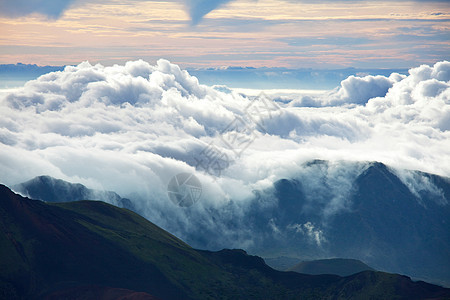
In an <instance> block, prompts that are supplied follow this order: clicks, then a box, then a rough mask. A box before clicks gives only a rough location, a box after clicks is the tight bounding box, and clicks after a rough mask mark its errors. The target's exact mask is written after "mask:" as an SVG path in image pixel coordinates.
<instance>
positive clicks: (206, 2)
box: [185, 0, 232, 25]
mask: <svg viewBox="0 0 450 300" xmlns="http://www.w3.org/2000/svg"><path fill="white" fill-rule="evenodd" d="M231 1H232V0H185V2H186V5H187V6H188V7H189V15H190V16H191V20H192V24H193V25H196V24H198V23H199V22H200V21H201V20H202V18H203V17H204V16H205V15H207V14H208V13H209V12H211V11H213V10H215V9H217V8H218V7H220V6H222V5H225V4H227V3H228V2H231Z"/></svg>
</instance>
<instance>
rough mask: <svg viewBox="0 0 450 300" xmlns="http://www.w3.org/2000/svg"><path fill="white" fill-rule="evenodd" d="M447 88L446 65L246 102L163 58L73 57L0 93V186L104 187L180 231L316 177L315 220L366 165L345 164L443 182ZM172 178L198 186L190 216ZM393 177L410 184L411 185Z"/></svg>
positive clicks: (449, 157) (448, 167)
mask: <svg viewBox="0 0 450 300" xmlns="http://www.w3.org/2000/svg"><path fill="white" fill-rule="evenodd" d="M449 80H450V62H446V61H445V62H438V63H436V64H435V65H434V66H427V65H422V66H420V67H417V68H413V69H411V70H410V71H409V75H400V74H395V73H394V74H392V75H390V76H389V77H385V76H366V77H355V76H350V77H349V78H347V79H345V80H343V81H342V83H341V85H340V86H339V87H337V88H336V89H334V90H332V91H328V92H322V93H309V94H304V95H303V94H302V93H295V94H292V95H282V94H280V95H277V94H276V93H273V91H272V93H271V94H270V95H264V94H260V95H258V96H255V95H245V94H243V93H242V92H241V93H239V92H238V91H233V90H232V89H229V88H227V87H225V86H213V87H210V86H206V85H202V84H200V83H199V82H198V80H197V78H195V77H193V76H190V75H189V74H188V72H186V71H184V70H181V69H180V68H179V67H178V66H177V65H174V64H171V63H170V62H169V61H167V60H163V59H161V60H159V61H158V62H157V64H156V65H150V64H149V63H147V62H145V61H142V60H138V61H130V62H127V63H126V64H125V65H114V66H110V67H105V66H102V65H91V64H89V63H88V62H83V63H81V64H79V65H78V66H68V67H66V68H65V69H64V70H63V71H59V72H53V73H48V74H45V75H43V76H41V77H39V78H38V79H36V80H32V81H29V82H27V83H26V84H25V86H24V87H22V88H20V89H17V90H12V91H11V90H10V91H8V92H4V93H1V94H0V181H1V182H2V183H4V184H7V185H13V184H17V183H20V182H23V181H26V180H29V179H30V178H33V177H35V176H38V175H43V174H45V175H50V176H53V177H56V178H61V179H65V180H68V181H71V182H80V183H83V184H85V185H86V186H88V187H90V188H97V189H106V190H113V191H116V192H118V193H119V194H120V195H121V196H123V197H129V198H131V199H133V200H134V201H135V204H136V206H137V207H138V208H139V211H141V212H142V213H143V214H144V215H145V216H146V217H148V218H149V219H150V220H152V221H154V222H155V223H157V224H158V225H160V226H163V227H165V228H183V230H186V232H188V231H189V230H192V229H194V230H198V228H211V227H214V226H218V225H217V222H216V220H214V218H200V219H201V220H200V219H199V218H197V217H196V216H199V215H203V216H204V215H207V214H208V211H209V210H211V209H218V208H226V209H225V210H224V212H223V213H224V214H225V211H226V210H228V211H232V212H231V213H230V217H229V218H228V221H230V222H231V220H232V219H239V215H240V214H242V216H244V215H245V211H246V210H247V209H249V205H250V204H249V201H246V200H247V199H251V198H253V197H254V193H253V191H254V190H264V189H267V188H270V187H271V186H272V184H273V182H275V181H276V180H278V179H282V178H303V180H305V181H307V180H308V178H309V180H310V182H311V185H309V186H310V188H311V189H312V190H314V186H313V184H314V182H315V176H319V175H320V176H321V178H322V180H323V179H324V178H325V180H327V181H328V185H329V186H335V188H336V190H339V193H337V197H336V199H331V200H330V203H329V205H327V206H326V211H324V212H323V213H324V215H326V214H332V213H333V212H334V211H335V210H338V209H340V208H343V207H345V206H346V205H347V204H346V203H345V199H344V198H345V193H346V191H348V190H349V189H350V188H351V180H353V179H354V178H356V176H357V175H358V174H360V173H361V172H362V170H363V169H364V165H363V164H361V163H357V164H348V162H364V161H380V162H383V163H385V164H387V165H389V166H390V167H392V168H394V169H397V170H401V169H412V170H421V171H425V172H430V173H434V174H438V175H443V176H450V164H449V163H448V162H450V88H449V87H450V82H449ZM315 159H322V160H328V161H331V162H332V163H331V164H328V167H327V169H326V170H322V171H320V172H322V173H321V174H319V175H317V174H318V173H320V172H317V170H316V171H314V170H313V169H311V168H309V169H308V168H306V169H305V168H304V163H305V162H308V161H311V160H315ZM351 166H353V167H351ZM305 170H312V171H311V172H309V173H307V171H305ZM182 172H187V173H192V174H195V175H196V176H197V177H198V178H199V179H200V181H201V183H202V186H203V190H202V196H201V200H200V201H199V202H198V203H197V204H195V205H193V206H192V207H190V208H180V207H176V206H175V205H174V204H173V203H172V202H170V201H169V199H168V196H167V184H168V182H169V181H170V179H171V178H172V177H173V176H175V175H176V174H179V173H182ZM398 172H399V174H400V175H399V176H400V177H401V178H403V180H404V181H405V182H406V183H407V184H408V186H410V187H411V189H414V186H415V182H417V184H422V185H423V179H420V178H419V179H417V180H415V181H414V180H412V179H411V178H413V177H411V176H409V175H405V174H404V173H401V171H398ZM402 174H403V175H402ZM345 179H348V180H347V181H346V180H345ZM417 184H416V185H417ZM418 188H420V187H418ZM340 199H341V200H340ZM230 203H232V204H230ZM193 219H197V220H196V221H193ZM228 221H227V222H228ZM171 222H172V223H171ZM173 223H176V226H175V225H174V226H173V227H172V226H170V224H173ZM225 223H226V222H225ZM225 223H224V224H225ZM223 226H224V228H223V230H226V225H223ZM305 228H306V227H305ZM174 230H175V231H176V229H174ZM230 239H232V236H231V235H230ZM241 247H242V245H241Z"/></svg>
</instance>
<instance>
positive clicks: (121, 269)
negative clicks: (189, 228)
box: [0, 185, 450, 299]
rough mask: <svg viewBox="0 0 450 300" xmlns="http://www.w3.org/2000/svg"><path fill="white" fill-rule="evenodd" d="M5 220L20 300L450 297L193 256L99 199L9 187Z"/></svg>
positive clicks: (238, 257) (3, 289) (389, 283)
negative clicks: (127, 293)
mask: <svg viewBox="0 0 450 300" xmlns="http://www.w3.org/2000/svg"><path fill="white" fill-rule="evenodd" d="M0 214H1V218H0V224H1V227H0V229H1V230H0V242H1V245H2V247H1V248H0V249H1V251H2V255H0V266H2V268H0V293H1V295H9V296H11V295H16V296H17V297H16V298H21V297H26V298H45V297H50V298H51V296H52V295H53V296H54V295H58V293H63V294H64V291H66V292H67V291H70V290H71V289H72V290H73V289H75V290H77V291H82V290H83V289H86V286H92V285H98V286H103V287H105V288H106V287H109V288H106V289H110V288H113V289H127V290H131V291H137V292H143V293H148V294H149V295H151V296H153V297H157V298H160V299H216V298H217V297H218V295H221V296H222V298H224V299H244V298H246V299H285V298H286V296H291V297H292V298H294V299H300V298H302V299H317V297H319V298H320V297H329V296H333V295H334V296H336V298H337V299H339V297H341V296H339V295H353V296H354V298H355V299H362V295H366V294H367V293H369V295H386V293H388V294H387V295H397V296H399V298H400V299H402V298H403V299H407V298H408V297H410V296H411V295H413V296H414V297H416V298H419V297H420V296H423V295H426V296H427V297H441V296H443V295H444V296H449V297H450V290H449V289H444V288H441V287H438V286H435V285H431V284H427V283H420V282H419V283H417V282H412V281H411V280H410V279H409V278H408V277H405V276H399V275H394V274H386V273H382V272H374V273H373V274H372V273H368V274H364V273H361V274H360V275H358V276H354V277H339V276H335V275H319V276H312V275H304V274H297V273H294V272H279V271H276V270H273V269H271V268H270V267H268V266H267V265H266V264H265V263H264V261H263V260H262V259H261V258H259V257H255V256H251V255H248V254H247V253H246V252H245V251H243V250H222V251H219V252H211V251H202V250H195V249H193V248H191V247H190V246H189V245H187V244H185V243H184V242H183V241H181V240H179V239H178V238H176V237H175V236H173V235H171V234H170V233H167V232H166V231H164V230H162V229H161V228H159V227H157V226H156V225H154V224H152V223H151V222H149V221H147V220H146V219H145V218H143V217H140V216H139V215H137V214H135V213H133V212H131V211H129V210H126V209H122V208H117V207H115V206H112V205H110V204H107V203H104V202H99V201H79V202H67V203H56V204H55V203H45V202H42V201H37V200H31V199H28V198H24V197H21V196H20V195H17V194H14V193H13V192H12V191H11V190H9V189H8V188H7V187H6V186H3V185H1V186H0ZM5 258H8V259H5ZM352 282H354V283H353V284H352ZM357 282H358V283H360V285H359V286H355V284H356V283H357ZM361 284H362V285H361ZM378 285H380V286H381V287H382V288H379V287H377V286H378ZM405 287H406V288H405ZM410 290H413V291H414V294H411V293H410V292H409V291H410ZM386 291H387V292H386ZM84 295H86V294H84ZM418 296H419V297H418ZM146 297H147V296H146ZM341 298H342V297H341ZM11 299H14V297H11Z"/></svg>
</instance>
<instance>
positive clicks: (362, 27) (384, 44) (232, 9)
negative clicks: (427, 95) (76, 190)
mask: <svg viewBox="0 0 450 300" xmlns="http://www.w3.org/2000/svg"><path fill="white" fill-rule="evenodd" d="M449 27H450V3H449V2H448V1H357V0H355V1H296V0H277V1H275V0H235V1H229V0H228V1H227V0H213V1H211V0H209V1H205V0H170V1H143V0H133V1H124V0H112V1H104V0H60V1H45V0H35V1H28V0H16V1H10V0H0V64H11V63H13V64H14V63H18V62H21V63H32V64H38V65H68V64H78V63H80V62H82V61H86V60H88V61H90V62H91V63H101V64H103V65H112V64H116V63H117V64H123V63H125V62H126V61H129V60H137V59H144V60H146V61H149V62H152V63H155V62H156V61H157V60H158V59H160V58H165V59H168V60H169V61H171V62H173V63H176V64H179V65H180V66H182V67H191V68H192V67H201V68H204V67H220V66H250V67H263V66H266V67H286V68H318V69H320V68H342V67H359V68H410V67H415V66H419V65H421V64H424V63H425V64H429V65H431V64H434V63H436V62H438V61H442V60H449V59H450V45H449V44H450V31H449Z"/></svg>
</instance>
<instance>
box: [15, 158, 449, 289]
mask: <svg viewBox="0 0 450 300" xmlns="http://www.w3.org/2000/svg"><path fill="white" fill-rule="evenodd" d="M49 182H50V183H49ZM23 186H25V187H28V189H26V190H24V189H22V190H21V194H23V195H29V196H30V197H32V198H38V199H43V200H46V201H65V200H67V199H71V200H81V199H91V200H92V199H94V200H103V201H106V202H108V203H111V204H115V205H118V206H124V207H128V208H131V209H132V208H133V207H130V206H127V205H124V204H121V203H120V202H119V201H117V200H111V199H115V198H117V199H121V198H120V196H118V195H117V194H115V193H114V194H115V195H116V196H115V197H112V196H109V198H108V197H103V198H101V197H96V195H98V194H99V192H98V191H97V192H96V193H92V192H91V193H90V194H89V193H87V192H85V190H86V188H85V187H82V186H81V187H80V185H77V184H70V183H67V182H62V181H59V180H57V179H51V178H48V177H37V178H35V179H33V180H32V181H31V182H28V183H23V184H22V187H23ZM61 186H62V187H61ZM68 186H70V188H68ZM14 189H16V190H17V191H19V189H18V188H17V186H15V187H14ZM33 189H34V190H33ZM36 190H38V191H39V192H35V191H36ZM83 191H84V192H83ZM74 195H78V196H77V197H75V196H74ZM141 200H143V201H140V202H139V203H145V205H147V206H146V207H145V209H142V210H134V211H136V212H137V213H140V214H143V215H144V216H145V217H146V218H147V219H150V220H152V221H155V223H156V224H157V225H158V226H160V227H162V228H164V229H165V230H168V231H169V232H172V233H174V234H175V235H176V236H178V237H180V238H182V239H183V240H184V241H186V242H187V243H188V244H189V245H192V246H193V247H194V248H199V249H208V250H219V249H223V248H244V249H245V250H246V251H248V253H250V254H253V255H258V256H261V257H263V258H264V259H266V261H267V263H268V264H269V265H270V266H272V267H274V268H276V269H279V270H286V268H288V267H292V266H293V265H294V264H295V263H298V262H300V261H305V260H318V259H329V258H335V257H339V258H346V259H357V260H361V261H364V262H365V263H367V264H368V265H370V266H371V267H373V268H375V269H376V270H381V271H385V272H390V273H399V274H405V275H407V276H410V277H412V278H414V279H420V280H424V281H427V282H433V283H436V284H440V285H444V286H448V287H450V268H449V267H448V266H450V231H449V230H448V228H449V224H448V222H449V221H448V220H450V179H449V178H446V177H442V176H438V175H434V174H428V173H424V172H419V171H409V170H395V169H392V168H390V167H388V166H386V165H384V164H382V163H378V162H330V161H321V160H315V161H309V162H306V163H304V164H303V165H301V166H300V167H299V168H298V169H297V170H296V172H293V173H292V176H291V177H290V178H286V179H281V180H278V181H276V182H274V183H273V186H272V187H270V188H267V189H264V190H255V191H254V196H253V197H252V198H249V199H247V200H245V201H240V202H239V201H233V199H230V201H227V202H226V203H227V204H226V205H214V206H205V203H207V202H208V201H204V202H202V201H199V202H198V203H196V204H195V205H194V206H193V207H191V208H187V209H178V207H175V206H171V205H163V206H161V205H160V206H156V205H155V203H158V201H157V199H141ZM134 201H136V202H135V203H138V202H137V201H139V200H134ZM130 203H132V202H131V201H130ZM206 205H207V204H206ZM132 210H133V209H132ZM218 233H220V234H218ZM279 257H287V258H289V261H286V259H284V260H285V261H281V260H278V261H277V260H276V259H274V258H279Z"/></svg>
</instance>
